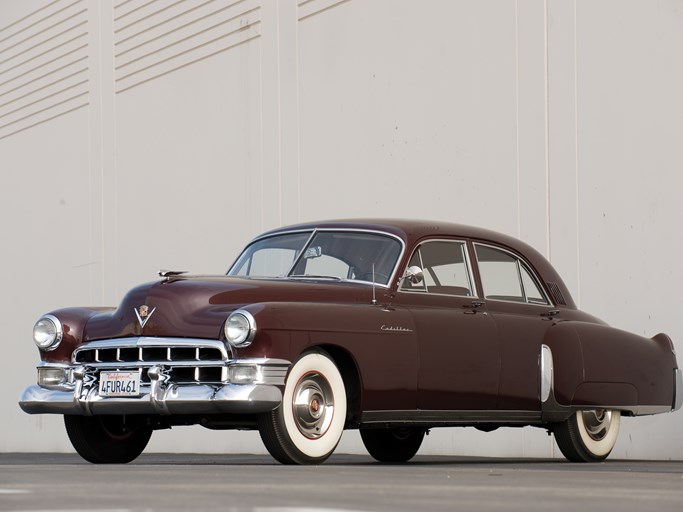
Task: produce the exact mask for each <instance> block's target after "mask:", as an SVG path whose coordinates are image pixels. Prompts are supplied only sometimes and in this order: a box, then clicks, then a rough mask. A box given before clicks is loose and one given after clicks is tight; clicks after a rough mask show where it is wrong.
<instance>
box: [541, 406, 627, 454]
mask: <svg viewBox="0 0 683 512" xmlns="http://www.w3.org/2000/svg"><path fill="white" fill-rule="evenodd" d="M620 424H621V413H620V412H619V411H613V410H609V409H590V410H584V411H577V412H576V413H574V414H573V415H572V416H571V417H570V418H569V419H568V420H566V421H564V422H562V423H558V424H557V425H556V426H555V427H554V428H553V433H554V435H555V441H556V442H557V445H558V446H559V448H560V451H561V452H562V454H563V455H564V456H565V457H566V458H567V459H568V460H570V461H572V462H600V461H602V460H605V459H606V458H607V456H608V455H609V454H610V452H611V451H612V448H614V445H615V443H616V442H617V437H618V435H619V425H620Z"/></svg>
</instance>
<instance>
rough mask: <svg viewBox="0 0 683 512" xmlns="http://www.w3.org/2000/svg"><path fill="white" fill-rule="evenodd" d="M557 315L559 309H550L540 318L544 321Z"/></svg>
mask: <svg viewBox="0 0 683 512" xmlns="http://www.w3.org/2000/svg"><path fill="white" fill-rule="evenodd" d="M559 314H560V310H559V309H551V310H550V311H546V312H545V313H541V316H542V317H543V318H544V319H548V320H550V319H551V318H553V317H554V316H557V315H559Z"/></svg>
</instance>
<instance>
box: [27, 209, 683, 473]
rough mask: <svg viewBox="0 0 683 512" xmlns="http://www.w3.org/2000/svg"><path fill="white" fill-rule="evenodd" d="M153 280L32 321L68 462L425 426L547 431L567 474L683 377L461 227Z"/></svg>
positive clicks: (262, 246) (33, 408) (646, 343)
mask: <svg viewBox="0 0 683 512" xmlns="http://www.w3.org/2000/svg"><path fill="white" fill-rule="evenodd" d="M181 274H182V273H181V272H172V271H161V272H160V276H161V277H162V279H161V280H159V281H155V282H152V283H148V284H144V285H141V286H138V287H137V288H134V289H133V290H131V291H130V292H129V293H128V294H127V295H126V296H125V297H124V299H123V301H122V302H121V304H120V305H119V306H118V307H116V308H113V307H112V308H67V309H60V310H58V311H53V312H52V313H50V314H47V315H45V316H43V317H41V318H40V319H39V320H38V322H37V323H36V326H35V328H34V338H35V342H36V344H37V345H38V348H39V349H40V357H41V362H40V363H39V364H38V383H37V385H34V386H30V387H28V388H27V389H26V390H25V391H24V393H23V394H22V396H21V399H20V402H19V403H20V405H21V407H22V409H23V410H24V411H26V412H28V413H31V414H36V413H54V414H63V415H64V421H65V424H66V431H67V433H68V435H69V439H70V440H71V442H72V444H73V446H74V448H75V449H76V451H77V452H78V453H79V454H80V455H81V456H82V457H83V458H84V459H86V460H88V461H90V462H95V463H112V462H129V461H131V460H133V459H135V458H136V457H137V456H138V455H139V454H140V453H141V452H142V451H143V450H144V448H145V446H146V444H147V442H148V441H149V439H150V436H151V435H152V432H153V431H154V430H156V429H162V428H169V427H174V426H177V425H193V424H199V425H203V426H204V427H207V428H210V429H258V430H259V432H260V433H261V437H262V439H263V442H264V444H265V446H266V448H267V449H268V451H269V452H270V453H271V454H272V456H273V457H274V458H275V459H277V460H278V461H280V462H283V463H289V464H291V463H295V464H309V463H314V464H315V463H320V462H322V461H324V460H325V459H326V458H327V457H328V456H329V455H330V454H331V453H332V452H333V451H334V449H335V447H336V446H337V443H338V442H339V439H340V437H341V435H342V432H343V431H344V429H360V434H361V437H362V439H363V442H364V444H365V446H366V447H367V449H368V451H369V452H370V454H371V455H372V456H373V457H374V458H376V459H377V460H379V461H383V462H402V461H407V460H409V459H410V458H411V457H413V455H415V453H416V452H417V451H418V449H419V447H420V444H421V443H422V439H423V437H424V435H425V432H426V431H427V430H428V429H431V428H435V427H450V426H474V427H477V428H479V429H481V430H487V431H488V430H492V429H495V428H498V427H521V426H526V425H531V426H536V427H540V428H544V429H547V430H548V431H550V432H552V433H553V434H554V436H555V439H556V441H557V444H558V445H559V447H560V449H561V450H562V453H563V454H564V455H565V456H566V457H567V458H568V459H569V460H572V461H599V460H602V459H604V458H605V457H607V455H608V454H609V453H610V451H611V450H612V447H613V446H614V443H615V441H616V438H617V434H618V431H619V422H620V418H621V416H622V415H627V416H637V415H645V414H657V413H663V412H669V411H672V410H677V409H678V408H680V406H681V402H683V379H682V372H681V370H680V369H679V368H678V364H677V363H676V357H675V354H674V346H673V343H672V342H671V339H670V338H669V337H668V336H667V335H666V334H658V335H656V336H654V337H653V338H651V339H648V338H644V337H641V336H637V335H635V334H630V333H628V332H624V331H620V330H618V329H615V328H612V327H609V326H608V325H606V324H605V323H604V322H602V321H600V320H598V319H597V318H595V317H593V316H591V315H588V314H586V313H583V312H582V311H579V310H578V309H577V308H576V306H575V304H574V302H573V300H572V298H571V296H570V294H569V291H568V290H567V288H566V286H565V285H564V283H563V282H562V280H561V279H560V277H559V276H558V275H557V273H556V272H555V270H554V269H553V268H552V267H551V266H550V264H549V263H548V262H547V261H546V260H545V259H544V258H543V257H542V256H541V255H540V254H539V253H538V252H536V251H535V250H534V249H532V248H531V247H529V246H527V245H526V244H524V243H522V242H520V241H519V240H516V239H513V238H510V237H508V236H504V235H501V234H497V233H494V232H491V231H486V230H483V229H477V228H472V227H467V226H461V225H457V224H447V223H438V222H417V221H401V220H374V221H335V222H321V223H311V224H301V225H298V226H290V227H285V228H280V229H276V230H273V231H270V232H268V233H265V234H263V235H261V236H259V237H258V238H256V239H255V240H254V241H252V242H251V243H250V244H249V245H248V246H247V247H246V249H245V250H244V251H243V252H242V254H241V255H240V256H239V258H237V261H236V262H235V263H234V264H233V265H232V267H231V268H230V270H229V271H228V273H227V276H187V275H181Z"/></svg>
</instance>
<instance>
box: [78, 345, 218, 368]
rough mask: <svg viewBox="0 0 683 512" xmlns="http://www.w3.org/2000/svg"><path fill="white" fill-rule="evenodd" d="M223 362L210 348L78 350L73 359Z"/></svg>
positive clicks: (118, 361) (80, 361)
mask: <svg viewBox="0 0 683 512" xmlns="http://www.w3.org/2000/svg"><path fill="white" fill-rule="evenodd" d="M223 360H224V359H223V357H222V354H221V351H220V350H218V349H216V348H211V347H139V348H92V349H81V350H79V351H78V352H77V353H76V354H75V358H74V362H75V363H81V364H89V363H137V362H149V361H155V362H159V363H163V362H187V361H223Z"/></svg>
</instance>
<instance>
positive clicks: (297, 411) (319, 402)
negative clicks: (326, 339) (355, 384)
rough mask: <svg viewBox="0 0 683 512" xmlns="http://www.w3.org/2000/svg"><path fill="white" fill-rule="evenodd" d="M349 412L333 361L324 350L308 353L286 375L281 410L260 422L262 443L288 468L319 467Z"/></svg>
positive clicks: (341, 430)
mask: <svg viewBox="0 0 683 512" xmlns="http://www.w3.org/2000/svg"><path fill="white" fill-rule="evenodd" d="M346 407H347V406H346V390H345V388H344V381H343V379H342V376H341V374H340V372H339V369H338V368H337V366H336V365H335V363H334V361H333V360H332V359H331V358H330V356H329V355H328V354H327V353H326V352H324V351H322V350H315V351H311V352H306V353H304V354H302V355H301V357H299V359H298V360H297V361H296V362H295V363H294V365H293V366H292V368H291V370H290V372H289V375H288V376H287V381H286V383H285V390H284V393H283V396H282V404H281V405H280V407H278V408H277V409H275V410H274V411H272V412H270V413H267V414H264V415H262V416H261V417H260V418H259V431H260V433H261V439H262V440H263V443H264V444H265V446H266V448H267V449H268V451H269V452H270V454H271V455H272V456H273V457H274V458H275V459H277V460H278V461H280V462H282V463H283V464H320V463H321V462H323V461H325V459H327V458H328V457H329V456H330V455H331V454H332V452H333V451H334V449H335V448H336V447H337V444H338V443H339V440H340V439H341V435H342V433H343V431H344V425H345V423H346Z"/></svg>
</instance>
